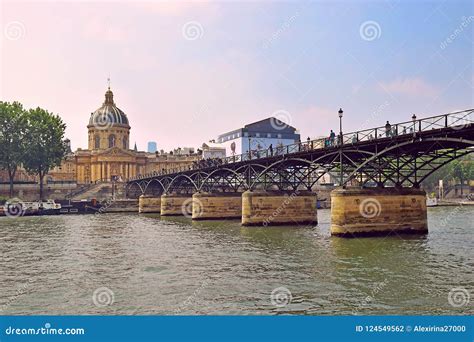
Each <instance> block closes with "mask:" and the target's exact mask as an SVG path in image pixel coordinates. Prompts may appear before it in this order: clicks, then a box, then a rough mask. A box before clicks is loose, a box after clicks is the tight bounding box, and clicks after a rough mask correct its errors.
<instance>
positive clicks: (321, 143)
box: [130, 109, 474, 180]
mask: <svg viewBox="0 0 474 342" xmlns="http://www.w3.org/2000/svg"><path fill="white" fill-rule="evenodd" d="M473 114H474V109H468V110H463V111H459V112H452V113H447V114H443V115H437V116H432V117H428V118H422V119H416V117H415V119H412V120H411V121H405V122H400V123H395V124H388V125H384V126H380V127H375V128H370V129H365V130H361V131H357V132H351V133H346V134H343V135H342V143H343V144H344V145H349V144H355V143H359V142H364V141H373V140H379V139H387V138H393V137H396V136H401V135H406V134H411V135H413V134H416V133H418V132H426V131H430V130H435V129H442V128H448V127H451V128H453V129H461V128H462V127H464V126H466V125H470V124H473V123H474V115H473ZM340 143H341V137H340V136H335V137H327V138H321V139H315V140H310V141H306V142H300V143H295V144H291V145H286V146H276V147H273V148H272V150H270V149H266V150H252V151H250V153H249V152H247V153H244V154H236V155H233V156H229V157H225V158H222V159H208V160H201V161H200V162H199V163H197V164H195V165H193V166H191V167H180V168H177V169H173V170H164V171H161V172H153V173H151V174H146V175H139V176H137V177H134V178H131V179H130V180H137V179H143V178H149V177H152V176H161V175H165V174H172V173H176V172H183V171H188V170H196V169H201V168H207V167H213V166H218V165H223V164H232V163H238V162H242V161H248V160H255V159H260V158H268V157H273V156H283V155H287V154H293V153H298V152H305V151H310V150H318V149H323V148H334V147H339V146H340Z"/></svg>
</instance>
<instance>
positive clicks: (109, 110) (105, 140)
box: [87, 87, 130, 150]
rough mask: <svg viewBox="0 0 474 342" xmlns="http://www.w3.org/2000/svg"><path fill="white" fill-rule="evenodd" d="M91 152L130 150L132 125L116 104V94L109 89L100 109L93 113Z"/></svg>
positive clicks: (90, 135) (90, 120) (90, 140)
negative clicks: (116, 148)
mask: <svg viewBox="0 0 474 342" xmlns="http://www.w3.org/2000/svg"><path fill="white" fill-rule="evenodd" d="M87 128H88V130H89V150H98V149H102V150H104V149H107V148H111V147H115V146H117V147H120V148H122V149H124V150H127V149H128V148H129V137H130V125H129V124H128V118H127V115H125V113H124V112H123V111H122V110H121V109H119V108H118V107H117V106H116V105H115V102H114V94H113V93H112V90H110V87H109V89H108V90H107V92H106V93H105V101H104V103H103V104H102V106H101V107H100V108H98V109H97V110H96V111H95V112H93V113H91V117H90V119H89V125H87Z"/></svg>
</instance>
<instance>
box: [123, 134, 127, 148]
mask: <svg viewBox="0 0 474 342" xmlns="http://www.w3.org/2000/svg"><path fill="white" fill-rule="evenodd" d="M123 149H124V150H126V149H127V137H123Z"/></svg>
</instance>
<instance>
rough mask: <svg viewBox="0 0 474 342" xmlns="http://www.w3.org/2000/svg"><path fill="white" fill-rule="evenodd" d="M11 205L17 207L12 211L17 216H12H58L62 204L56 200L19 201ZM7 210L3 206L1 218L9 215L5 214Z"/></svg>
mask: <svg viewBox="0 0 474 342" xmlns="http://www.w3.org/2000/svg"><path fill="white" fill-rule="evenodd" d="M9 205H11V206H14V207H15V208H14V209H12V210H14V211H15V214H12V215H13V216H35V215H57V214H59V211H60V210H61V204H59V203H56V202H55V201H54V200H47V201H35V202H23V201H18V202H15V203H11V204H9ZM20 207H21V209H20ZM6 210H8V209H6V208H5V205H3V206H2V210H1V211H0V216H6V215H8V214H7V213H6V212H5V211H6Z"/></svg>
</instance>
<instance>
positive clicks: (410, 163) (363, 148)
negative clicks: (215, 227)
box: [126, 109, 474, 236]
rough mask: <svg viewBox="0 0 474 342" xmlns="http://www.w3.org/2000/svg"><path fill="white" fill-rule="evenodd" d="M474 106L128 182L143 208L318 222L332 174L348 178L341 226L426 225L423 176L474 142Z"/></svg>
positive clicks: (414, 228)
mask: <svg viewBox="0 0 474 342" xmlns="http://www.w3.org/2000/svg"><path fill="white" fill-rule="evenodd" d="M473 112H474V109H469V110H464V111H459V112H453V113H447V114H442V115H438V116H433V117H427V118H421V119H418V118H416V116H415V115H413V117H412V120H411V121H407V122H401V123H396V124H391V125H390V126H381V127H375V128H371V129H366V130H361V131H356V132H351V133H345V134H342V135H341V134H339V135H338V136H337V137H332V138H331V137H328V138H323V139H316V140H308V141H305V142H301V143H297V144H292V145H288V146H281V147H276V148H274V149H273V150H260V151H251V152H249V153H245V154H241V155H233V156H230V157H226V158H222V159H213V160H202V161H201V162H199V163H196V164H195V165H193V166H189V167H188V168H181V169H176V170H171V171H168V172H162V173H160V172H154V173H152V174H146V175H140V176H139V177H136V178H132V179H129V180H128V182H127V186H126V189H127V190H126V191H127V195H128V196H129V197H138V196H140V202H141V203H140V207H141V209H142V211H143V212H146V211H157V212H160V213H161V214H162V215H178V214H182V213H185V212H186V210H189V211H190V212H192V213H190V216H192V218H193V219H212V218H241V219H242V224H244V225H274V224H290V223H298V224H306V223H315V222H317V214H316V205H315V201H316V194H315V193H314V192H313V191H312V190H313V188H314V186H315V185H316V184H317V182H318V181H319V180H320V179H321V177H323V176H324V175H326V174H329V175H331V178H332V179H335V180H336V183H337V184H336V185H338V186H339V188H338V189H336V190H334V191H333V192H332V194H331V203H332V208H331V217H332V223H331V231H332V233H333V234H334V235H341V236H359V235H377V234H379V233H380V234H386V233H387V231H388V232H392V233H402V232H403V233H426V232H427V223H426V204H425V193H424V191H422V190H420V189H419V188H420V183H421V182H422V181H423V180H424V179H426V178H427V177H428V176H429V175H431V174H432V173H433V172H435V171H436V170H438V169H439V168H441V167H442V166H443V165H446V164H447V163H449V162H450V161H452V160H455V159H457V158H460V157H462V156H465V155H467V154H469V153H472V152H474V148H473V147H474V126H473V124H472V123H473V120H472V114H473ZM191 196H192V197H191ZM183 208H187V209H186V210H183ZM400 217H404V218H405V219H406V220H407V222H400V219H399V218H400Z"/></svg>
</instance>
